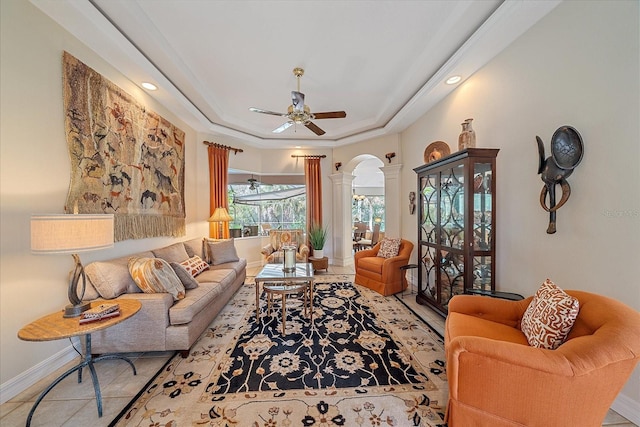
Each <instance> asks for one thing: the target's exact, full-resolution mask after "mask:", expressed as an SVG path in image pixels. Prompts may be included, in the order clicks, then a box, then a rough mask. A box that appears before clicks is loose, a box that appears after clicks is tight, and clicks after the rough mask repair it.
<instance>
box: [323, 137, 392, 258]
mask: <svg viewBox="0 0 640 427" xmlns="http://www.w3.org/2000/svg"><path fill="white" fill-rule="evenodd" d="M400 158H402V156H401V152H400V136H399V135H398V134H394V135H385V136H383V137H380V138H374V139H371V140H368V141H363V142H359V143H355V144H350V145H346V146H342V147H336V148H334V150H333V159H332V163H333V164H334V170H335V173H333V174H332V175H331V179H332V181H333V195H334V200H333V223H334V227H335V229H334V230H335V234H334V237H333V238H334V241H333V243H334V248H335V249H336V251H335V254H334V255H335V257H334V263H336V264H337V265H350V264H353V219H354V217H353V211H352V208H353V194H354V189H355V191H356V193H357V192H358V191H360V192H361V193H370V194H371V195H375V194H377V193H380V195H384V209H383V210H382V211H381V212H378V211H376V212H375V215H376V216H379V217H381V219H382V220H383V221H384V230H385V234H386V235H388V236H395V237H399V236H400V234H399V233H400V188H401V182H400V170H401V168H402V165H401V164H400V163H399V159H400ZM336 165H339V166H336ZM361 168H362V172H363V175H364V174H366V171H369V172H370V171H371V169H372V168H375V169H377V170H378V171H379V172H378V173H377V174H376V175H375V176H374V178H373V179H374V181H373V182H367V181H366V180H360V179H359V178H358V177H359V176H360V169H361ZM379 210H380V209H379ZM369 220H371V221H372V222H373V221H374V217H373V216H372V217H371V218H369Z"/></svg>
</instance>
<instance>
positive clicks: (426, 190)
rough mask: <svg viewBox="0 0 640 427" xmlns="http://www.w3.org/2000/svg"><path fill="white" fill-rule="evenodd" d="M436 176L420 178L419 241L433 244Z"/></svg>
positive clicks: (436, 217) (436, 206)
mask: <svg viewBox="0 0 640 427" xmlns="http://www.w3.org/2000/svg"><path fill="white" fill-rule="evenodd" d="M437 183H438V174H433V175H427V176H424V177H422V178H420V201H421V203H422V212H421V214H422V217H421V218H420V240H422V241H425V242H429V243H435V242H436V229H437V227H436V225H437V223H438V191H437V188H436V186H437Z"/></svg>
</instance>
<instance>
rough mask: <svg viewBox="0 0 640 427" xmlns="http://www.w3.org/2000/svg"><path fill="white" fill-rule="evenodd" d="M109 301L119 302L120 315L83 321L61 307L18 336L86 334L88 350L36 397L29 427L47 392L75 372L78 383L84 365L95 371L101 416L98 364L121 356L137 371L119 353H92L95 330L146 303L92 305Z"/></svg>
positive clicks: (37, 337) (126, 301)
mask: <svg viewBox="0 0 640 427" xmlns="http://www.w3.org/2000/svg"><path fill="white" fill-rule="evenodd" d="M105 302H107V303H117V304H118V305H119V307H120V315H119V316H116V317H110V318H108V319H103V320H99V321H95V322H90V323H84V324H80V322H79V320H80V317H63V316H62V315H63V314H64V310H61V311H57V312H55V313H52V314H49V315H47V316H44V317H42V318H40V319H38V320H36V321H34V322H31V323H29V324H28V325H26V326H25V327H23V328H22V329H20V330H19V331H18V338H20V339H21V340H24V341H53V340H59V339H62V338H71V337H77V336H80V335H84V337H85V353H84V355H83V356H82V360H81V361H80V363H79V364H77V365H76V366H74V367H73V368H71V369H69V370H68V371H66V372H65V373H63V374H62V375H60V376H59V377H58V378H56V379H55V380H53V382H52V383H51V384H50V385H49V386H48V387H47V388H46V389H45V390H44V391H43V392H42V393H41V394H40V396H38V399H36V402H35V403H34V404H33V407H32V408H31V411H29V416H28V417H27V427H29V426H30V425H31V418H32V417H33V413H34V412H35V410H36V408H37V407H38V405H39V404H40V402H41V401H42V399H44V397H45V396H46V395H47V393H49V392H50V391H51V390H52V389H53V388H54V387H55V386H56V385H58V383H60V381H62V380H63V379H65V378H66V377H68V376H69V375H71V374H72V373H74V372H75V371H78V383H81V382H82V368H84V367H85V366H86V367H88V368H89V372H90V373H91V380H92V381H93V389H94V391H95V395H96V403H97V405H98V416H99V417H101V416H102V394H101V392H100V383H99V382H98V376H97V375H96V370H95V368H94V366H93V365H94V363H97V362H100V361H102V360H108V359H121V360H124V361H125V362H127V363H128V364H129V365H131V368H132V369H133V375H136V374H137V372H136V367H135V366H134V364H133V362H132V361H131V360H130V359H129V358H128V357H125V356H121V355H117V354H105V355H102V356H99V357H93V356H92V354H91V333H93V332H97V331H101V330H103V329H106V328H108V327H110V326H113V325H115V324H117V323H120V322H122V321H124V320H127V319H128V318H130V317H131V316H133V315H134V314H136V313H137V312H138V311H139V310H140V307H142V304H140V301H138V300H134V299H114V300H108V301H96V302H93V303H91V308H93V307H95V306H98V305H100V304H104V303H105Z"/></svg>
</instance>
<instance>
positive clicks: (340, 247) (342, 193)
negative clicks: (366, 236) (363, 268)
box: [329, 172, 355, 266]
mask: <svg viewBox="0 0 640 427" xmlns="http://www.w3.org/2000/svg"><path fill="white" fill-rule="evenodd" d="M329 178H331V181H332V182H333V212H332V217H333V224H332V228H333V264H335V265H341V266H346V265H353V243H352V241H353V238H352V236H353V229H352V228H351V227H352V225H351V185H352V183H353V179H354V178H355V177H354V176H353V175H352V174H351V172H338V173H334V174H331V175H329Z"/></svg>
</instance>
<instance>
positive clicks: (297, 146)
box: [294, 145, 302, 148]
mask: <svg viewBox="0 0 640 427" xmlns="http://www.w3.org/2000/svg"><path fill="white" fill-rule="evenodd" d="M294 148H302V146H301V145H296V146H295V147H294Z"/></svg>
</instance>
